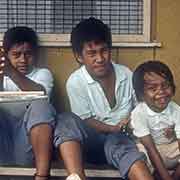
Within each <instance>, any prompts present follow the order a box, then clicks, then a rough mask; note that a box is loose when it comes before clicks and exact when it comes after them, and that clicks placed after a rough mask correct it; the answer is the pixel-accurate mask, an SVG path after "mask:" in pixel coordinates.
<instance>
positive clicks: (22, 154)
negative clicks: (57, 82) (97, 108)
mask: <svg viewBox="0 0 180 180" xmlns="http://www.w3.org/2000/svg"><path fill="white" fill-rule="evenodd" d="M3 49H4V52H3V55H2V56H0V76H1V78H0V79H1V80H0V84H1V87H2V90H3V91H44V93H45V94H46V95H47V96H48V97H50V94H51V91H52V87H53V77H52V74H51V72H50V71H49V70H48V69H46V68H38V67H36V62H37V58H38V57H37V55H38V38H37V35H36V33H35V32H34V31H33V30H32V29H31V28H29V27H13V28H11V29H9V30H8V31H7V32H6V33H5V34H4V41H3ZM74 118H75V119H76V118H77V119H78V117H77V116H75V115H74V114H72V113H63V114H59V115H58V116H57V119H56V113H55V110H54V108H53V107H52V106H51V105H50V104H49V102H48V99H34V100H32V101H31V100H30V101H23V102H20V101H18V102H12V103H3V102H1V104H0V165H29V164H34V163H35V166H36V173H35V175H34V179H35V180H47V179H49V173H50V164H51V157H52V147H53V145H54V146H55V147H57V148H58V147H59V146H60V147H61V143H63V142H64V139H66V140H69V139H68V133H65V134H63V132H64V131H65V132H66V131H67V132H69V131H68V130H69V129H66V127H65V126H63V125H61V122H63V121H65V122H66V121H68V122H69V121H73V120H72V119H74ZM64 124H66V123H64ZM62 130H63V131H62ZM66 134H67V135H66ZM75 148H76V147H75Z"/></svg>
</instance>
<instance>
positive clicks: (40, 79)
mask: <svg viewBox="0 0 180 180" xmlns="http://www.w3.org/2000/svg"><path fill="white" fill-rule="evenodd" d="M32 80H33V81H34V82H36V83H38V84H41V85H42V86H43V87H44V88H45V90H46V94H47V95H48V96H49V97H50V95H51V92H52V88H53V85H54V82H53V75H52V73H51V72H50V71H49V70H48V69H45V68H42V69H39V70H38V72H37V74H36V76H35V77H33V79H32Z"/></svg>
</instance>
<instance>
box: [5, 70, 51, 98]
mask: <svg viewBox="0 0 180 180" xmlns="http://www.w3.org/2000/svg"><path fill="white" fill-rule="evenodd" d="M26 77H28V78H29V79H31V80H33V81H34V82H36V83H38V84H41V85H42V86H43V87H44V88H45V90H46V93H47V95H49V96H50V94H51V91H52V88H53V76H52V74H51V72H50V71H49V70H48V69H46V68H34V69H33V71H32V72H31V73H29V74H27V75H26ZM3 89H4V91H20V89H19V87H18V86H17V85H16V84H15V83H14V82H13V81H12V80H11V79H10V78H9V77H8V76H4V80H3Z"/></svg>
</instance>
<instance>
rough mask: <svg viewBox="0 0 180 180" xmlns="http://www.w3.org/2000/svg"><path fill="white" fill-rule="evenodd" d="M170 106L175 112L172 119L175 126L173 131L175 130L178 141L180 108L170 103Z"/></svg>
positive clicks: (179, 134) (179, 137) (179, 135)
mask: <svg viewBox="0 0 180 180" xmlns="http://www.w3.org/2000/svg"><path fill="white" fill-rule="evenodd" d="M171 104H172V106H174V107H175V109H176V112H175V114H174V117H173V120H174V124H175V128H174V130H175V133H176V137H177V139H180V106H179V105H177V104H176V103H171Z"/></svg>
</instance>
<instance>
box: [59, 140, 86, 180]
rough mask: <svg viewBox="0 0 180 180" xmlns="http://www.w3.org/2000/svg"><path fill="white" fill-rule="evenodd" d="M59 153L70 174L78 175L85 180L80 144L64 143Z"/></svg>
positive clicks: (75, 142) (74, 142)
mask: <svg viewBox="0 0 180 180" xmlns="http://www.w3.org/2000/svg"><path fill="white" fill-rule="evenodd" d="M59 151H60V154H61V156H62V159H63V161H64V164H65V167H66V169H67V171H68V174H73V173H76V174H78V175H79V176H80V178H81V179H82V180H85V179H86V177H85V173H84V169H83V163H82V154H81V146H80V143H79V142H77V141H67V142H64V143H63V144H61V145H60V146H59Z"/></svg>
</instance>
